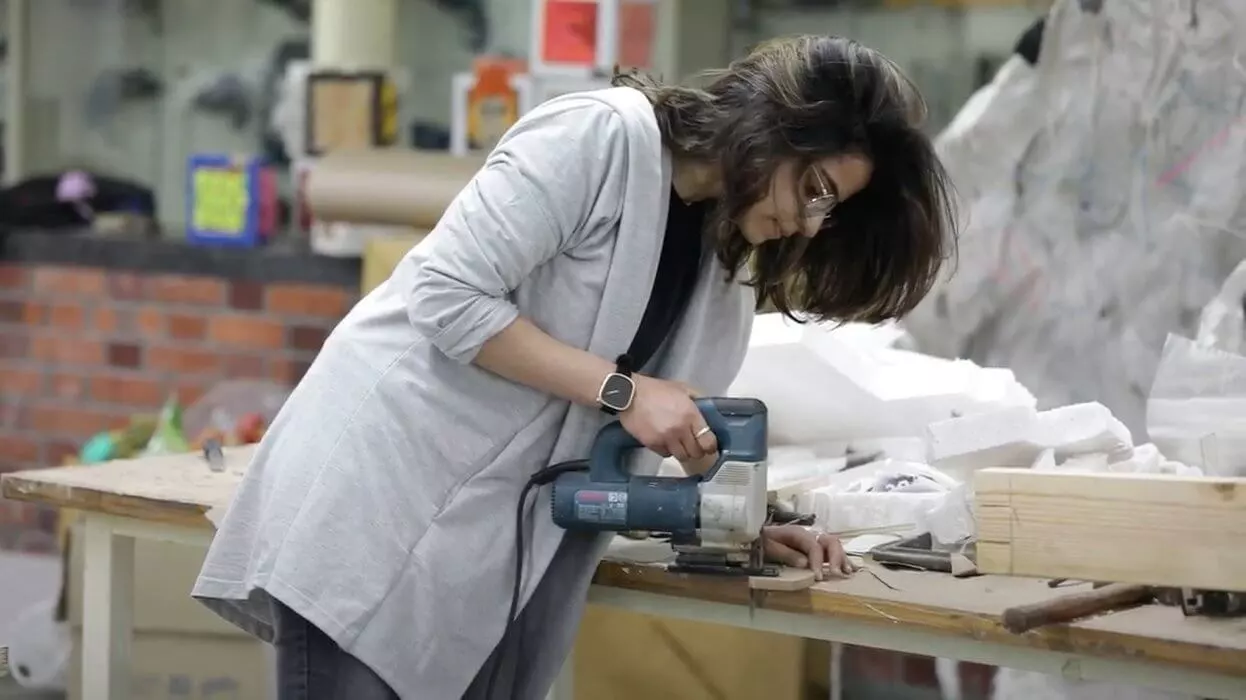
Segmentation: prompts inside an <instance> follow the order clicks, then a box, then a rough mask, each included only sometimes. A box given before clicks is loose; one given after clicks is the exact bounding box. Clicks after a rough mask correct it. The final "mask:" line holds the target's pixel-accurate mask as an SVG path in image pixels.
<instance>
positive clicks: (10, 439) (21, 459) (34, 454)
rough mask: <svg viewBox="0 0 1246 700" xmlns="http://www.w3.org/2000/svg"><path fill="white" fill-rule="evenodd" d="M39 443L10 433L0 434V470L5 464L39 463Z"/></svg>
mask: <svg viewBox="0 0 1246 700" xmlns="http://www.w3.org/2000/svg"><path fill="white" fill-rule="evenodd" d="M39 447H40V446H39V443H38V442H36V441H35V440H32V439H30V438H29V437H23V436H21V435H16V434H14V433H10V432H7V431H6V432H3V433H0V469H2V468H3V466H4V465H7V464H13V465H17V464H23V463H30V462H37V461H39Z"/></svg>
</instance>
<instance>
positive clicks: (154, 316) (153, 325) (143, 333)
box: [134, 306, 165, 339]
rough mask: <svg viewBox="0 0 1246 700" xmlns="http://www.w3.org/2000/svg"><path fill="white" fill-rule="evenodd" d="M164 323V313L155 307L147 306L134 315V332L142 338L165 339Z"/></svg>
mask: <svg viewBox="0 0 1246 700" xmlns="http://www.w3.org/2000/svg"><path fill="white" fill-rule="evenodd" d="M164 322H165V316H164V312H162V311H161V310H160V309H158V308H156V307H154V306H145V307H143V308H141V309H139V310H138V311H136V312H135V314H134V332H135V333H136V334H137V335H138V336H139V337H140V338H147V339H152V338H163V337H164Z"/></svg>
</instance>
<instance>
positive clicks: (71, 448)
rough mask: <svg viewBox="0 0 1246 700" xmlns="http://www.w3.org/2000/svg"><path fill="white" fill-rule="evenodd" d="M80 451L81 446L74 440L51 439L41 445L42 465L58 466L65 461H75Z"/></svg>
mask: <svg viewBox="0 0 1246 700" xmlns="http://www.w3.org/2000/svg"><path fill="white" fill-rule="evenodd" d="M81 451H82V448H81V446H80V445H79V444H78V443H76V442H68V441H65V440H53V441H52V442H49V443H47V444H46V445H44V446H43V463H44V466H48V467H59V466H61V465H63V464H66V463H75V462H77V461H78V455H79V453H80V452H81Z"/></svg>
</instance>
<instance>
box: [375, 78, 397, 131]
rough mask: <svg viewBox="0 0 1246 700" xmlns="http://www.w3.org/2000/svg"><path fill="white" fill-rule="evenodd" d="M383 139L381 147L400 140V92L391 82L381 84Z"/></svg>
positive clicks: (386, 81)
mask: <svg viewBox="0 0 1246 700" xmlns="http://www.w3.org/2000/svg"><path fill="white" fill-rule="evenodd" d="M380 103H381V120H380V121H381V133H380V134H379V136H380V138H381V143H380V145H382V146H388V145H390V144H392V143H394V142H395V141H397V140H398V90H397V88H395V87H394V84H393V82H392V81H390V80H388V79H387V80H385V82H383V83H382V84H381V99H380Z"/></svg>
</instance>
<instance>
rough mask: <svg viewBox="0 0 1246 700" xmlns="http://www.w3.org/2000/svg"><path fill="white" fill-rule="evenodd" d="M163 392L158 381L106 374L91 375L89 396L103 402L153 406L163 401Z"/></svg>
mask: <svg viewBox="0 0 1246 700" xmlns="http://www.w3.org/2000/svg"><path fill="white" fill-rule="evenodd" d="M165 393H166V392H165V391H164V388H163V387H161V386H160V384H159V383H157V382H153V381H151V380H148V379H140V378H138V377H114V376H108V375H97V376H94V377H91V397H92V398H93V399H95V400H96V401H102V402H104V403H118V404H125V405H128V406H148V407H153V408H154V407H156V406H159V405H160V404H161V403H162V402H163V401H164V398H165Z"/></svg>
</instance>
